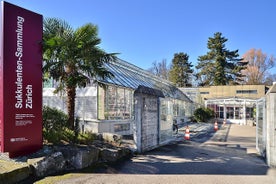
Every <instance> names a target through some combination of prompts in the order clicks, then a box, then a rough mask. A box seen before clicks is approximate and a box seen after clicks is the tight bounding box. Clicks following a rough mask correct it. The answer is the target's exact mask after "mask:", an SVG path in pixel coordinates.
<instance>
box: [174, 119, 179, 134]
mask: <svg viewBox="0 0 276 184" xmlns="http://www.w3.org/2000/svg"><path fill="white" fill-rule="evenodd" d="M173 131H176V132H175V133H176V134H177V133H178V125H177V120H176V119H174V120H173Z"/></svg>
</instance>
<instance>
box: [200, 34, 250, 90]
mask: <svg viewBox="0 0 276 184" xmlns="http://www.w3.org/2000/svg"><path fill="white" fill-rule="evenodd" d="M227 41H228V39H226V38H225V37H223V36H222V33H220V32H217V33H215V34H214V37H213V38H212V37H210V38H209V40H208V44H207V48H208V49H209V50H210V51H209V52H207V54H206V55H203V56H199V57H198V61H199V63H198V65H197V66H196V69H198V70H199V72H198V73H197V74H196V77H197V79H198V80H199V81H200V83H199V85H200V86H210V85H228V84H238V83H240V80H241V78H242V74H241V70H242V69H244V68H245V67H244V66H243V65H245V64H246V63H245V62H241V61H242V59H240V58H239V54H238V50H234V51H229V50H227V49H226V48H225V43H226V42H227Z"/></svg>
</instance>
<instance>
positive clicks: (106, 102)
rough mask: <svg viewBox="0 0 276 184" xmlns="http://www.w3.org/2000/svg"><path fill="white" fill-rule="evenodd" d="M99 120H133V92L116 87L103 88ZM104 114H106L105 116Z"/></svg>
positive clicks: (99, 105)
mask: <svg viewBox="0 0 276 184" xmlns="http://www.w3.org/2000/svg"><path fill="white" fill-rule="evenodd" d="M100 91H101V92H100V93H99V99H100V101H99V102H98V111H99V113H98V118H99V119H106V120H116V119H118V120H119V119H131V118H132V116H133V112H132V111H133V91H132V90H129V89H125V88H120V87H116V86H112V85H110V86H106V88H105V89H103V88H101V90H100ZM103 112H104V114H103Z"/></svg>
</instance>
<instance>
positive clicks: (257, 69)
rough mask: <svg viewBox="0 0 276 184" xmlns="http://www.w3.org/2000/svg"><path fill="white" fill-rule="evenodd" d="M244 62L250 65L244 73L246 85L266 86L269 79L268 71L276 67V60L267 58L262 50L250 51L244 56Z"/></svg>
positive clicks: (270, 57) (271, 57) (272, 57)
mask: <svg viewBox="0 0 276 184" xmlns="http://www.w3.org/2000/svg"><path fill="white" fill-rule="evenodd" d="M243 61H244V62H248V65H247V67H246V69H245V70H243V71H242V73H243V74H244V76H245V83H246V84H264V83H265V81H266V80H267V79H266V78H267V77H269V73H268V70H269V69H271V68H272V67H274V65H275V58H274V56H273V55H271V56H269V57H268V56H267V54H265V53H263V52H262V50H261V49H259V50H256V49H254V48H253V49H250V50H249V51H247V52H246V53H245V54H244V55H243Z"/></svg>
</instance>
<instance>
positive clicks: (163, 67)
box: [148, 59, 169, 80]
mask: <svg viewBox="0 0 276 184" xmlns="http://www.w3.org/2000/svg"><path fill="white" fill-rule="evenodd" d="M148 71H149V72H150V73H152V74H154V75H156V76H158V77H161V78H163V79H166V80H168V79H169V68H168V65H167V60H166V59H163V60H162V61H161V62H156V61H155V62H153V63H152V67H151V68H149V69H148Z"/></svg>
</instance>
